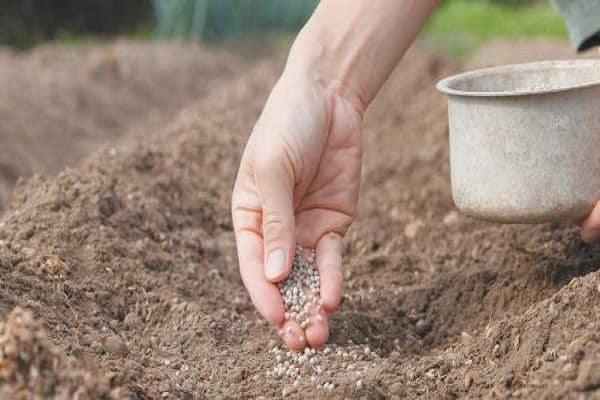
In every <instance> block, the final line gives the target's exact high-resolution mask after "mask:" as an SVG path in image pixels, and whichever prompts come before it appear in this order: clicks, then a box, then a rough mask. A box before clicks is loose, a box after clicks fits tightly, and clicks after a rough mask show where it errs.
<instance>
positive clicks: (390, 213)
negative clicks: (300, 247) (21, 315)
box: [0, 47, 600, 399]
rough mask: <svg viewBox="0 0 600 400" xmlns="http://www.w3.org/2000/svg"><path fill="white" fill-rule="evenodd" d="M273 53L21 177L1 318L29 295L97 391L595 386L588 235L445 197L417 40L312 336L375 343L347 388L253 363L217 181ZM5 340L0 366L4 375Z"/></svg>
mask: <svg viewBox="0 0 600 400" xmlns="http://www.w3.org/2000/svg"><path fill="white" fill-rule="evenodd" d="M282 60H283V59H282V57H279V56H278V57H276V58H273V59H269V60H266V61H265V62H263V63H261V64H259V65H256V66H253V67H252V68H248V69H246V71H245V73H244V75H243V76H241V77H240V78H238V79H235V80H232V81H231V82H226V83H224V84H223V85H221V86H220V87H219V88H216V89H214V90H212V91H211V92H210V95H209V96H206V97H205V98H203V99H201V100H200V101H199V102H198V103H196V104H195V105H193V106H191V107H188V108H186V109H185V110H184V111H183V112H181V113H180V115H179V116H178V117H177V118H176V119H175V120H174V121H173V122H172V123H171V124H169V126H168V127H166V128H165V129H162V130H159V131H154V132H153V131H152V130H148V132H143V134H140V135H138V136H137V139H136V140H132V141H131V143H129V144H127V145H126V146H122V147H119V148H113V149H106V150H104V151H100V152H98V153H96V154H95V155H93V156H92V157H91V158H88V159H87V160H86V161H85V162H83V163H82V164H81V165H80V166H78V167H77V168H75V169H67V170H65V171H63V172H61V173H60V174H59V175H58V176H56V177H54V178H50V179H43V178H41V177H39V176H35V177H33V178H32V179H30V180H29V181H27V182H24V183H21V184H20V185H19V186H18V188H17V190H16V193H15V195H14V198H13V201H12V203H11V205H10V208H9V210H8V212H7V213H6V215H5V217H4V219H3V222H2V223H1V224H2V225H0V276H1V277H2V283H1V284H0V316H3V317H4V316H7V315H8V314H9V312H10V311H11V310H12V309H13V308H14V307H17V306H20V307H23V308H27V309H30V310H32V311H33V313H34V315H35V317H36V318H38V319H39V320H41V321H43V324H44V326H45V327H46V330H47V332H48V333H47V334H48V337H49V340H50V341H51V342H52V343H53V345H54V346H55V347H52V351H51V354H58V355H59V356H60V357H62V358H67V357H68V358H73V359H77V360H80V361H82V362H80V363H79V364H77V365H74V366H71V367H66V368H64V369H65V370H66V371H67V372H69V371H70V372H69V373H72V374H74V375H80V374H85V372H86V371H91V369H90V368H92V367H90V366H89V365H86V364H85V363H83V360H85V361H86V362H89V363H91V364H92V365H95V366H96V367H97V368H99V369H100V371H102V374H103V376H104V377H100V378H98V379H99V380H98V382H99V383H97V386H98V387H100V386H101V387H102V388H103V389H102V390H104V392H102V393H103V394H104V395H107V394H106V393H109V394H108V395H111V394H113V395H114V393H117V395H118V394H119V393H118V392H117V391H118V390H121V391H122V392H121V393H122V394H124V395H127V396H130V397H131V398H136V399H145V398H161V397H162V398H190V399H191V398H257V397H259V396H264V397H266V398H280V397H281V396H282V394H283V393H284V392H285V393H286V395H287V397H291V398H417V397H421V398H508V397H521V398H535V399H537V398H548V399H553V398H600V391H599V390H598V389H599V388H600V376H599V371H600V367H599V365H600V333H599V332H600V317H599V315H600V249H599V248H597V247H591V246H586V245H584V244H583V243H581V241H580V240H579V238H578V236H577V230H576V228H574V227H569V226H558V225H539V226H514V225H498V224H492V223H486V222H481V221H476V220H473V219H471V218H467V217H464V216H462V215H460V214H458V213H456V211H455V210H454V208H453V204H452V199H451V196H450V186H449V179H448V170H449V165H448V146H447V138H446V136H447V123H446V106H445V100H444V98H443V97H442V96H441V95H438V94H437V93H435V91H434V89H433V82H434V81H435V80H436V79H437V78H439V77H440V76H443V75H447V74H448V73H451V72H454V71H457V70H459V69H460V66H459V65H457V64H456V63H453V62H451V61H449V60H447V59H445V58H443V57H440V56H439V55H437V53H435V52H433V51H431V50H429V49H427V48H424V47H421V48H417V49H413V50H412V51H411V52H409V54H408V55H407V56H406V57H405V59H404V61H403V62H402V63H401V65H400V67H399V68H398V70H397V72H396V73H395V74H394V75H393V77H392V78H391V79H390V81H389V82H388V84H387V85H386V87H385V88H384V90H383V91H382V93H381V94H380V96H379V98H378V99H377V101H376V103H375V104H374V106H373V108H372V109H371V110H370V111H369V115H368V117H367V122H366V127H365V146H366V147H365V163H364V173H363V188H362V192H361V199H360V206H359V213H360V216H359V219H358V221H357V223H356V224H355V225H354V226H353V227H352V228H351V231H350V232H349V234H348V237H347V241H346V257H345V260H346V272H345V275H346V276H345V277H346V279H345V295H344V298H343V301H342V304H341V308H340V310H339V312H338V313H336V314H335V315H333V316H332V322H331V328H332V335H331V338H330V342H332V343H335V344H337V345H338V346H339V347H340V348H342V349H344V348H356V346H359V345H360V346H366V345H369V346H370V348H371V349H372V351H373V352H375V355H374V356H372V357H369V358H368V359H365V360H361V361H360V370H361V371H363V372H362V375H361V380H362V386H361V387H359V386H358V385H357V379H358V378H357V374H356V373H355V372H356V371H351V370H349V369H348V368H347V366H346V365H344V364H342V362H341V361H340V360H339V359H338V358H336V357H334V356H332V357H329V358H327V359H326V364H327V371H328V372H330V373H333V377H332V379H331V380H332V382H333V383H334V384H335V389H334V390H332V391H324V390H322V389H317V388H316V387H315V386H314V385H312V384H311V383H310V382H302V383H301V384H300V385H299V386H292V385H291V383H292V381H289V380H285V379H284V380H278V379H276V378H275V377H272V376H270V377H267V376H266V372H267V371H268V370H271V369H272V368H273V366H274V357H273V355H272V353H270V352H269V349H270V348H271V347H272V346H273V345H274V343H273V341H277V335H276V333H275V331H274V330H273V329H272V328H271V327H269V326H267V325H266V324H265V323H264V322H262V321H261V319H260V318H259V317H258V315H257V313H256V312H255V311H254V309H253V307H252V305H251V303H250V301H249V298H248V296H247V294H246V292H245V290H244V288H243V285H242V283H241V280H240V278H239V274H238V271H237V263H236V259H235V248H234V244H233V235H232V232H231V221H230V217H229V196H230V191H231V186H232V182H233V179H234V175H235V172H236V168H237V163H238V159H239V155H240V151H241V149H242V146H243V144H244V141H245V138H246V137H247V134H248V132H249V131H250V129H251V127H252V125H253V123H254V121H255V119H256V117H257V115H258V113H259V112H260V108H261V106H262V104H263V101H264V99H265V96H266V95H267V93H268V89H269V87H270V85H271V84H272V83H273V81H274V79H276V77H277V74H278V72H279V71H280V69H281V67H282ZM9 324H10V321H9ZM29 324H30V325H31V326H35V323H33V322H31V323H29ZM30 329H32V330H33V331H36V329H38V328H30ZM48 346H50V345H48ZM43 348H48V347H47V346H46V345H44V346H43ZM2 357H4V356H2ZM4 358H5V357H4ZM4 358H0V384H2V387H3V388H4V390H7V391H10V390H16V389H18V388H19V387H17V386H15V385H16V384H15V381H14V380H8V379H6V378H5V376H6V374H7V373H8V374H13V375H14V369H15V368H16V367H15V366H14V363H13V364H6V362H5V360H4ZM32 365H34V366H35V365H39V364H35V363H30V364H25V366H26V367H28V366H29V367H28V368H30V366H32ZM102 374H100V373H97V374H95V376H96V375H97V376H102ZM30 375H31V372H25V373H24V375H23V373H22V375H21V376H30ZM51 376H54V377H55V378H53V379H55V381H57V382H67V383H64V384H62V386H61V384H58V385H57V386H56V387H57V388H58V389H61V390H68V388H71V387H73V386H77V385H75V384H73V383H72V382H73V380H68V379H63V378H61V377H60V376H58V372H56V373H55V374H54V375H51ZM52 393H58V391H57V390H55V391H54V392H52ZM91 393H93V394H87V396H88V397H91V398H94V393H95V392H91ZM45 394H48V392H45Z"/></svg>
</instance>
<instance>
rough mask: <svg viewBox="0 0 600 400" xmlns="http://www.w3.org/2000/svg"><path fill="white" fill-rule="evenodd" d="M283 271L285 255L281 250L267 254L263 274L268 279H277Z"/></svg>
mask: <svg viewBox="0 0 600 400" xmlns="http://www.w3.org/2000/svg"><path fill="white" fill-rule="evenodd" d="M284 269H285V253H284V252H283V250H282V249H276V250H273V251H271V252H270V253H269V256H268V257H267V266H266V268H265V274H266V275H267V278H268V279H277V278H279V277H280V276H281V274H283V270H284Z"/></svg>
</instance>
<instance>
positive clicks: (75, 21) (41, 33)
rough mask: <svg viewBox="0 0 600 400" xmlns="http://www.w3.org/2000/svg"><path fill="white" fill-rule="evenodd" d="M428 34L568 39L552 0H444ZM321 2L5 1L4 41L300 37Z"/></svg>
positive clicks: (462, 46) (468, 41) (0, 34)
mask: <svg viewBox="0 0 600 400" xmlns="http://www.w3.org/2000/svg"><path fill="white" fill-rule="evenodd" d="M440 2H441V5H440V7H439V9H438V10H437V11H436V13H435V14H434V16H433V17H432V19H431V20H430V22H429V23H428V25H427V27H426V29H425V32H424V36H426V37H428V38H429V39H431V40H433V41H434V42H436V43H437V44H440V45H441V46H444V47H446V48H447V49H448V51H449V52H450V53H452V54H454V55H458V56H461V55H465V54H468V53H470V52H471V51H473V50H474V49H476V48H477V47H478V46H480V45H481V44H482V43H484V42H485V41H486V40H489V39H491V38H496V37H524V36H525V37H527V36H551V37H566V30H565V27H564V24H563V22H562V19H561V17H560V15H559V14H558V13H557V12H556V11H554V10H553V9H552V8H551V7H550V6H549V4H548V1H547V0H440ZM317 3H318V0H127V1H123V0H53V1H51V2H50V1H48V0H0V9H1V10H2V11H1V12H0V43H2V44H8V45H11V46H16V47H28V46H31V45H34V44H36V43H38V42H39V41H43V40H49V39H50V40H59V41H63V42H69V43H72V42H79V41H81V40H87V39H90V38H96V37H98V36H100V37H105V36H110V35H114V34H126V35H130V36H134V37H151V36H152V35H157V36H158V37H166V38H191V37H200V38H203V39H208V40H211V41H217V42H218V41H219V40H220V39H223V38H227V39H229V38H236V37H244V36H246V35H248V34H254V36H256V34H263V33H265V32H284V33H291V34H293V33H294V32H296V31H297V30H298V29H299V28H300V27H301V26H302V25H303V24H304V22H305V21H306V20H307V19H308V17H309V16H310V14H311V13H312V11H313V9H314V7H315V6H316V4H317Z"/></svg>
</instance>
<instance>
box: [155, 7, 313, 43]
mask: <svg viewBox="0 0 600 400" xmlns="http://www.w3.org/2000/svg"><path fill="white" fill-rule="evenodd" d="M317 3H318V0H252V1H248V0H153V4H154V10H155V14H156V20H157V26H156V32H157V34H158V35H159V36H162V37H178V38H181V37H183V38H187V37H202V38H208V39H221V38H229V37H236V36H238V37H239V36H242V35H244V34H247V33H249V32H254V33H256V32H260V33H265V32H270V31H275V30H277V31H286V32H295V31H297V30H298V29H300V27H302V25H303V24H304V22H305V21H306V20H307V19H308V18H309V17H310V15H311V13H312V11H313V9H314V7H315V6H316V5H317Z"/></svg>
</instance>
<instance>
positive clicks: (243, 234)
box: [236, 230, 284, 326]
mask: <svg viewBox="0 0 600 400" xmlns="http://www.w3.org/2000/svg"><path fill="white" fill-rule="evenodd" d="M236 242H237V249H238V258H239V260H240V273H241V275H242V280H243V281H244V285H245V286H246V289H248V293H249V294H250V298H251V299H252V303H254V306H255V307H256V309H257V310H258V312H259V313H261V315H262V316H263V317H264V318H265V319H266V320H267V321H269V322H271V323H273V324H275V325H277V326H281V324H282V323H283V317H284V306H283V300H282V299H281V295H280V293H279V289H278V288H277V286H275V285H274V284H273V283H271V282H269V281H267V280H266V279H265V275H264V272H263V254H262V252H263V244H262V238H261V237H260V235H258V234H257V233H255V232H252V231H248V230H242V231H239V232H236Z"/></svg>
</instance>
